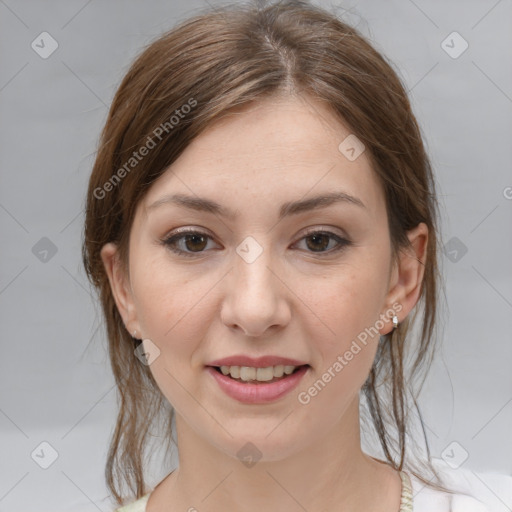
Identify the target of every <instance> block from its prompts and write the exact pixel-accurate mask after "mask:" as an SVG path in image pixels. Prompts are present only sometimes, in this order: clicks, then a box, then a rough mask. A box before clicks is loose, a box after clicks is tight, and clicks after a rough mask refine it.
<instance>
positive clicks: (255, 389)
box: [206, 366, 309, 404]
mask: <svg viewBox="0 0 512 512" xmlns="http://www.w3.org/2000/svg"><path fill="white" fill-rule="evenodd" d="M308 369H309V366H302V367H300V368H299V369H298V370H297V371H296V372H294V373H292V374H291V375H288V377H284V378H283V379H280V380H277V381H275V382H268V383H265V382H258V383H254V382H247V383H245V382H240V381H238V380H234V379H232V378H230V377H227V376H226V375H224V374H222V373H220V372H218V371H217V370H216V369H215V368H213V367H212V366H208V367H207V368H206V370H207V371H208V372H209V373H210V375H211V376H212V377H213V378H214V379H215V380H216V381H217V382H218V384H219V386H220V388H221V389H222V391H224V393H226V395H228V396H230V397H231V398H234V399H235V400H238V401H239V402H243V403H246V404H265V403H269V402H273V401H274V400H277V399H278V398H281V397H282V396H284V395H286V394H287V393H289V392H290V391H292V389H294V388H295V387H296V386H297V385H298V384H299V382H300V380H301V379H302V377H303V376H304V374H305V373H306V372H307V371H308Z"/></svg>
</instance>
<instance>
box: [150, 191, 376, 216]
mask: <svg viewBox="0 0 512 512" xmlns="http://www.w3.org/2000/svg"><path fill="white" fill-rule="evenodd" d="M336 203H347V204H353V205H356V206H359V207H361V208H366V206H365V205H364V203H363V202H362V201H361V200H360V199H358V198H357V197H354V196H351V195H350V194H347V193H346V192H331V193H329V194H322V195H319V196H315V197H312V198H310V199H302V200H299V201H290V202H287V203H284V204H283V205H282V206H281V208H280V209H279V220H281V219H283V218H284V217H286V216H288V215H296V214H299V213H303V212H308V211H311V210H316V209H319V208H326V207H327V206H331V205H333V204H336ZM169 204H171V205H177V206H181V207H182V208H188V209H191V210H197V211H204V212H208V213H213V214H216V215H220V216H222V217H226V218H228V219H231V220H233V219H234V218H235V216H236V213H235V212H233V211H232V210H229V209H227V208H225V207H224V206H221V205H220V204H219V203H217V202H215V201H212V200H211V199H206V198H203V197H193V196H187V195H184V194H173V195H167V196H164V197H162V198H160V199H158V200H156V201H155V202H154V203H152V204H150V205H149V206H148V207H147V210H153V209H155V208H158V207H159V206H162V205H169Z"/></svg>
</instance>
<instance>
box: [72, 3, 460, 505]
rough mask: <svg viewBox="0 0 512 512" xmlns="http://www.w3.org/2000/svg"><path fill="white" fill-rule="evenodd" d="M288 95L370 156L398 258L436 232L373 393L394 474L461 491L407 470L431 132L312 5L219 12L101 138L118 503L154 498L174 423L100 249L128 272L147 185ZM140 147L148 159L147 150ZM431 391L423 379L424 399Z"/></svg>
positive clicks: (425, 342)
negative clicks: (239, 110) (239, 120)
mask: <svg viewBox="0 0 512 512" xmlns="http://www.w3.org/2000/svg"><path fill="white" fill-rule="evenodd" d="M282 93H292V94H295V95H298V94H304V95H310V96H312V97H315V98H316V99H319V100H320V101H323V102H325V104H326V105H327V106H328V107H329V108H330V109H331V111H332V112H333V114H334V115H335V116H337V118H338V119H340V121H342V122H343V123H345V125H347V126H349V127H350V129H351V132H352V133H354V134H355V135H356V136H357V137H358V138H359V139H360V140H361V141H362V142H363V144H364V145H365V146H366V149H367V153H366V154H368V155H369V157H370V159H371V162H372V167H373V169H374V170H375V172H376V173H377V175H378V176H379V177H380V180H381V182H382V184H383V188H384V192H385V197H386V208H387V214H388V224H389V230H390V237H391V243H392V250H393V256H394V257H395V258H396V257H397V256H398V252H399V250H400V249H403V248H405V247H407V245H408V242H409V241H408V238H407V233H406V232H407V231H408V230H410V229H412V228H414V227H415V226H417V225H418V224H419V223H420V222H424V223H426V225H427V226H428V229H429V243H428V248H427V260H426V264H425V272H424V279H423V282H422V289H421V295H420V299H419V302H418V305H417V306H416V307H415V309H414V312H413V315H412V316H413V317H412V318H406V319H405V320H404V322H403V323H402V324H401V325H400V326H399V327H398V329H395V330H394V331H393V332H392V333H390V334H388V335H386V336H383V337H381V342H380V343H379V347H378V351H377V354H376V358H375V362H374V365H373V367H372V369H371V372H370V374H369V376H368V379H367V381H366V382H365V384H364V386H363V388H362V391H363V393H364V398H366V401H367V405H368V410H369V412H370V416H371V420H372V421H373V426H374V429H375V432H376V433H377V434H378V438H379V441H380V445H381V446H382V449H383V452H384V454H385V457H386V459H387V460H388V461H389V463H391V464H392V465H393V467H395V468H396V469H400V470H402V469H403V468H405V465H406V464H407V467H410V468H411V469H409V471H410V472H411V473H412V474H414V475H415V476H416V477H417V478H419V479H420V480H421V481H423V482H424V483H425V484H427V485H431V486H433V487H435V488H438V489H441V490H445V491H448V492H451V490H450V489H449V488H446V487H445V486H444V485H439V484H432V483H431V481H432V478H428V477H427V476H423V475H422V470H417V469H416V468H414V467H413V465H412V463H411V462H410V461H409V460H408V458H407V459H406V433H409V423H410V414H409V412H410V409H411V408H412V405H414V408H415V409H416V410H417V412H418V414H419V408H418V405H417V403H416V396H417V395H415V394H414V393H412V401H413V404H412V405H410V404H409V399H408V397H407V394H406V393H407V391H412V386H411V385H412V379H413V378H415V379H417V378H418V377H419V376H420V370H421V369H422V368H423V369H426V370H427V371H428V369H429V367H430V365H431V362H432V357H433V355H434V346H435V343H436V339H437V337H436V336H435V327H436V326H437V324H436V308H437V304H438V299H439V297H438V290H439V289H440V284H441V281H440V279H439V278H440V273H439V270H438V264H437V247H438V241H437V237H438V228H437V218H438V205H437V200H436V193H435V183H434V177H433V173H432V169H431V164H430V162H429V158H428V156H427V154H426V152H425V149H424V145H423V141H422V136H421V133H420V129H419V127H418V125H417V122H416V119H415V117H414V115H413V113H412V110H411V106H410V103H409V100H408V97H407V93H406V91H405V89H404V86H403V85H402V83H401V81H400V79H399V77H398V76H397V74H396V72H395V71H394V70H393V68H392V65H390V64H389V63H388V62H387V60H386V59H385V58H384V57H383V56H382V55H381V54H380V53H379V52H378V51H376V50H375V49H374V48H373V47H372V46H371V45H370V43H369V42H367V40H366V39H365V38H364V37H363V36H362V35H361V34H360V33H359V32H358V31H357V30H356V29H354V28H352V27H350V26H349V25H347V24H345V23H344V22H342V21H340V20H339V19H337V17H336V16H334V15H333V14H331V13H329V12H327V11H325V10H323V9H321V8H319V7H315V6H312V5H309V4H308V3H307V2H302V1H283V2H278V3H275V4H268V5H260V6H257V5H254V4H240V3H237V4H234V5H228V6H224V7H222V8H217V9H208V10H206V11H204V12H201V13H199V14H197V15H195V16H194V17H192V18H189V19H188V20H185V21H183V22H182V23H180V24H179V25H178V26H177V27H175V28H174V29H173V30H171V31H169V32H167V33H165V34H164V35H162V36H161V37H159V38H158V39H157V40H156V41H154V42H152V43H151V44H149V45H148V47H147V48H145V50H144V51H143V52H142V53H141V54H140V55H139V56H138V57H137V59H136V60H135V61H134V63H133V64H132V66H131V68H130V69H129V71H128V73H127V74H126V76H125V77H124V79H123V80H122V82H121V85H120V86H119V89H118V90H117V92H116V95H115V97H114V99H113V102H112V105H111V108H110V111H109V113H108V118H107V121H106V124H105V127H104V129H103V131H102V134H101V139H100V143H99V147H98V152H97V157H96V161H95V163H94V167H93V170H92V174H91V177H90V181H89V188H88V192H87V199H86V201H87V202H86V218H85V226H84V242H83V248H82V252H83V263H84V265H85V269H86V272H87V275H88V277H89V279H90V281H91V282H92V283H93V285H94V286H95V287H96V288H97V290H98V293H99V298H100V300H101V305H102V308H103V314H104V317H105V319H106V327H107V335H108V344H109V356H110V361H111V365H112V370H113V374H114V377H115V381H116V384H117V390H118V393H119V396H120V408H119V411H118V417H117V422H116V426H115V431H114V433H113V435H112V438H111V442H110V448H109V453H108V460H107V465H106V471H105V475H106V481H107V485H108V488H109V490H110V491H111V492H112V494H113V496H114V497H115V499H116V501H117V502H118V503H119V504H122V503H123V499H122V494H121V492H122V491H121V484H122V483H123V482H125V483H127V484H128V486H129V489H130V490H131V492H132V494H133V496H134V497H135V498H140V497H141V496H143V495H144V494H145V493H146V492H148V491H147V489H146V485H145V480H144V474H143V468H144V463H143V462H144V461H143V455H144V453H145V449H146V443H147V442H148V432H149V431H150V428H151V426H152V425H153V424H154V422H155V421H157V420H158V419H163V420H164V422H165V439H166V440H167V442H168V444H167V449H168V448H169V442H170V440H171V439H172V428H171V423H172V413H173V410H172V406H170V405H169V404H168V403H167V401H166V400H165V399H164V397H163V395H162V393H161V391H160V390H159V388H158V386H157V385H156V382H155V381H154V379H153V377H152V375H151V372H150V371H149V368H148V367H147V366H146V365H144V364H141V363H140V361H139V360H138V358H137V357H135V356H134V349H135V348H136V345H135V344H134V339H133V338H132V337H131V335H130V333H128V332H127V331H126V329H125V327H124V323H123V320H122V318H121V316H120V314H119V312H118V310H117V307H116V305H115V302H114V298H113V295H112V292H111V289H110V285H109V281H108V278H107V275H106V272H105V269H104V267H103V264H102V260H101V257H100V250H101V248H102V247H103V245H104V244H106V243H107V242H115V243H117V244H118V248H119V252H120V255H121V262H122V263H123V264H124V267H125V269H126V271H127V269H128V266H127V263H128V251H127V248H128V240H129V235H130V229H131V224H132V221H133V217H134V211H135V208H136V206H137V204H138V203H139V201H140V200H141V199H142V198H143V196H144V194H145V193H146V192H147V190H148V188H149V187H150V185H151V184H152V183H153V182H154V181H155V180H157V179H158V178H159V177H160V176H161V175H162V173H163V172H165V170H166V169H167V168H168V166H169V165H171V164H172V163H173V162H174V161H175V160H176V159H177V158H178V156H179V155H180V154H181V153H182V152H183V151H184V150H185V148H186V147H187V145H188V144H189V143H190V142H191V141H192V139H193V138H194V137H196V136H197V135H198V134H199V133H201V132H202V131H203V130H205V129H207V128H208V127H209V126H210V125H211V124H212V122H213V121H214V120H218V119H220V118H221V117H223V116H226V115H228V114H229V113H230V112H232V111H233V109H234V108H236V107H240V106H243V105H247V104H249V103H250V102H254V101H258V99H262V98H266V97H270V96H275V95H279V94H282ZM185 105H187V108H185ZM150 143H151V146H150ZM143 146H145V147H146V148H147V149H148V150H147V151H142V147H143ZM142 153H144V156H141V155H142ZM419 306H422V318H421V324H420V332H419V335H418V336H417V339H416V340H415V341H416V346H414V347H412V341H413V340H412V339H408V336H407V335H408V333H410V330H411V328H412V327H413V325H414V324H415V322H416V317H417V316H418V314H419V309H418V308H419ZM409 338H411V336H409ZM408 351H410V353H412V354H414V355H415V357H414V358H413V360H412V361H411V362H412V365H411V366H410V379H409V378H406V375H405V369H406V365H405V364H404V362H405V359H406V355H407V354H408V353H409V352H408ZM425 375H426V371H425ZM423 382H424V378H423V379H422V380H421V382H420V384H419V389H421V387H422V385H423ZM381 392H382V394H383V395H384V396H381ZM418 392H419V391H418ZM388 404H391V406H388ZM419 419H420V422H421V427H422V429H423V436H424V439H425V443H426V447H427V465H426V466H425V467H426V469H428V471H430V472H431V473H432V474H433V476H434V477H435V479H436V481H437V482H442V479H440V477H439V475H438V474H437V472H436V470H435V468H434V467H433V465H432V461H431V457H430V451H429V449H428V440H427V436H426V434H425V429H424V424H423V420H422V418H421V414H419ZM396 433H397V434H398V440H397V439H396V437H395V434H396ZM173 441H174V439H173ZM166 453H167V452H166ZM396 454H398V460H395V456H396Z"/></svg>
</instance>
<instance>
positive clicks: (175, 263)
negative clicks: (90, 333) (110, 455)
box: [102, 96, 428, 512]
mask: <svg viewBox="0 0 512 512" xmlns="http://www.w3.org/2000/svg"><path fill="white" fill-rule="evenodd" d="M350 133H351V132H350V130H349V129H348V128H347V127H345V126H344V125H342V124H341V123H340V122H339V121H338V120H337V119H336V118H335V117H333V115H332V114H331V113H330V111H329V110H327V109H326V108H325V106H324V105H323V104H321V103H319V102H317V100H315V99H313V98H310V97H301V98H297V97H291V96H290V97H279V98H277V97H276V98H272V99H266V100H265V101H263V102H258V103H256V104H253V105H251V106H250V107H247V106H246V107H244V108H243V109H240V110H238V111H236V113H234V114H233V115H231V116H229V117H228V118H224V119H222V120H220V121H219V122H217V123H216V124H214V125H212V126H211V127H210V128H209V129H208V130H207V131H205V132H203V133H202V134H201V135H200V136H198V137H197V138H196V139H195V140H194V141H193V142H192V143H191V144H190V145H189V146H188V147H187V149H186V150H185V152H184V153H183V154H182V155H181V156H180V158H179V159H178V160H177V161H176V162H174V163H173V165H172V166H171V167H170V168H169V169H168V170H167V171H166V173H164V174H163V175H162V177H161V178H160V179H159V180H158V181H157V182H155V183H154V184H153V185H152V187H151V188H150V190H149V192H148V194H147V195H146V196H145V198H144V200H143V201H141V203H139V205H138V208H137V212H136V216H135V219H134V223H133V226H132V231H131V235H130V248H129V274H128V275H126V274H124V273H123V272H122V270H121V267H120V265H118V260H117V258H116V255H117V253H116V246H115V245H114V244H107V245H105V246H104V248H103V250H102V259H103V262H104V265H105V268H106V269H107V273H108V276H109V280H110V284H111V287H112V290H113V292H114V295H115V299H116V303H117V306H118V308H119V311H120V313H121V315H122V318H123V320H124V323H125V326H126V328H127V329H128V331H129V332H130V333H133V332H134V330H136V331H137V337H139V338H143V339H149V340H151V342H152V343H154V345H156V346H157V347H158V349H159V350H160V355H159V357H157V358H156V359H155V361H154V362H153V363H152V364H151V365H150V370H151V372H152V374H153V376H154V378H155V380H156V382H157V383H158V385H159V387H160V389H161V390H162V393H163V394H164V395H165V397H166V398H167V399H168V400H169V402H170V403H171V404H172V405H173V407H174V408H175V411H176V427H177V435H178V446H179V468H178V469H176V470H175V471H174V472H173V473H171V474H170V475H169V476H168V477H167V478H166V479H164V480H163V481H162V482H161V483H160V485H159V486H157V488H156V490H155V491H154V492H153V493H152V495H151V497H150V500H149V502H148V505H147V510H148V512H157V511H167V510H168V511H171V510H188V509H189V507H195V508H196V509H197V510H198V511H200V512H205V511H221V510H222V511H224V510H242V509H243V510H244V511H246V512H252V511H261V510H265V509H270V508H272V509H274V510H287V511H301V512H302V511H303V510H304V509H306V510H308V511H309V512H314V511H318V512H319V511H323V510H351V511H353V512H358V511H363V510H365V511H367V510H374V511H377V512H379V511H381V512H392V511H393V512H396V511H397V510H398V509H399V505H400V492H401V481H400V477H399V475H398V473H397V472H396V471H395V470H394V469H392V468H391V466H388V465H386V464H382V463H380V462H378V461H376V460H375V459H373V458H371V457H369V456H368V455H366V454H365V453H364V452H363V451H362V450H361V446H360V423H359V391H360V388H361V386H362V385H363V384H364V382H365V380H366V378H367V376H368V373H369V371H370V369H371V366H372V364H373V360H374V358H375V353H376V350H377V344H378V341H379V336H374V337H373V338H372V337H369V339H368V343H367V344H366V346H364V345H362V349H361V350H360V351H359V352H358V354H357V355H355V356H354V357H353V359H352V360H351V361H350V362H349V364H347V365H346V366H345V367H344V368H343V370H342V371H341V372H339V373H337V374H336V376H335V377H334V378H332V379H331V381H330V382H329V383H328V384H327V385H326V386H325V388H324V389H323V390H322V391H321V392H320V393H318V394H317V396H315V397H313V398H312V399H311V401H310V402H309V403H308V404H307V405H304V404H301V403H300V402H299V401H298V399H297V395H298V393H299V392H300V391H304V390H307V389H308V387H310V386H311V385H312V384H313V383H314V382H315V381H317V380H318V379H319V378H321V375H322V374H323V373H324V372H325V371H326V370H327V369H328V368H329V367H332V365H333V363H334V362H335V361H336V360H337V357H338V356H339V355H343V354H344V353H345V352H346V351H347V350H348V349H349V347H350V346H351V343H352V342H353V340H355V339H356V337H357V336H358V334H359V333H361V332H362V331H364V329H365V328H370V327H371V326H375V325H376V322H377V320H379V318H381V317H380V316H379V315H383V314H385V313H386V311H388V310H389V309H390V307H392V305H393V304H399V305H400V306H401V310H400V312H399V313H398V320H399V322H401V321H402V320H403V319H404V318H405V317H406V316H407V315H408V314H409V312H410V311H411V309H412V308H413V307H414V305H415V304H416V302H417V301H418V297H419V292H420V285H421V280H422V278H423V265H422V263H424V261H425V260H424V258H425V254H426V244H427V241H428V229H427V227H426V225H425V224H423V223H421V224H419V225H418V226H417V227H416V228H415V229H413V230H412V231H410V232H409V234H408V235H409V239H410V240H411V242H412V247H413V249H412V250H408V251H404V252H403V253H402V255H401V260H400V265H394V264H393V262H392V260H391V245H390V237H389V231H388V225H387V215H386V207H385V198H384V194H383V190H382V188H381V186H380V184H379V181H378V179H377V176H376V175H375V173H374V171H373V170H372V168H371V165H370V161H369V159H368V158H367V155H366V152H363V153H362V154H361V155H360V156H359V157H358V158H357V159H355V160H354V161H350V160H349V159H347V158H346V157H345V156H344V155H343V154H342V153H341V152H340V151H339V150H338V146H339V144H340V143H341V142H342V141H343V140H344V139H345V137H347V136H348V135H349V134H350ZM332 191H344V192H346V193H349V194H351V195H353V196H356V197H357V198H359V199H360V200H361V201H362V202H363V203H364V205H365V208H361V207H359V206H356V205H352V204H350V203H336V204H334V205H330V206H328V207H325V208H322V209H317V210H314V211H309V212H303V213H299V214H296V215H290V216H288V217H285V218H284V219H282V220H280V221H278V218H277V216H278V212H279V207H280V206H281V204H282V203H284V202H287V201H295V200H300V199H307V198H310V197H313V196H316V195H319V194H321V193H329V192H332ZM171 193H183V194H187V195H189V196H193V197H195V196H200V197H207V198H209V199H212V200H214V201H216V202H218V203H219V204H221V205H222V206H224V207H226V208H229V209H231V210H233V211H234V212H235V213H236V215H235V217H234V218H233V219H228V218H224V217H221V216H219V215H216V214H212V213H208V212H196V211H193V210H188V209H184V208H182V207H179V206H176V205H171V204H166V205H162V206H159V207H156V208H149V209H148V206H149V205H150V204H152V203H153V202H154V201H156V200H158V199H160V198H161V197H163V196H165V195H167V194H171ZM181 227H190V228H195V229H198V230H199V231H201V232H204V233H206V234H207V235H208V236H209V237H210V238H206V241H204V240H203V241H201V240H199V241H197V240H196V241H195V242H189V243H188V244H186V240H185V239H182V240H181V241H180V242H178V247H179V248H181V249H182V250H185V251H188V252H189V253H191V254H192V255H191V256H190V257H187V256H182V255H178V254H175V253H174V252H172V251H171V249H170V248H169V247H166V246H165V245H164V244H162V242H161V240H163V239H165V238H166V237H168V236H169V235H170V234H173V232H174V230H175V229H176V228H181ZM306 228H314V229H315V230H323V231H326V230H327V231H330V232H332V233H334V234H335V235H338V236H340V237H341V238H348V239H349V240H350V241H351V242H352V244H351V245H348V246H345V247H344V248H343V249H341V250H340V251H334V249H335V248H336V247H337V243H336V239H335V238H327V239H320V241H318V240H316V241H315V240H312V239H311V234H309V233H308V234H307V235H308V237H306ZM247 236H251V237H253V238H254V239H255V240H256V241H257V242H258V244H259V245H260V246H261V247H262V249H263V252H262V253H261V255H260V256H259V257H258V258H257V259H256V260H255V261H254V262H252V263H247V262H246V261H245V260H244V259H243V258H241V257H240V256H239V255H238V254H237V252H236V248H237V246H239V244H240V243H241V242H242V241H243V240H244V239H245V238H246V237H247ZM305 237H306V238H305ZM308 241H309V242H308ZM201 250H202V252H200V251H201ZM194 251H196V252H195V253H194ZM198 251H199V252H198ZM322 251H323V252H322ZM388 315H389V313H388ZM381 327H382V328H380V329H379V333H380V334H386V333H388V332H390V331H391V329H392V323H391V320H390V319H386V321H385V324H384V326H382V325H381ZM145 343H147V342H145ZM234 354H247V355H251V356H254V357H258V356H261V355H266V354H272V355H278V356H284V357H291V358H295V359H298V360H300V361H304V362H306V363H308V364H310V365H311V368H310V369H309V370H308V373H307V374H306V375H305V376H304V378H303V380H302V381H301V383H300V384H299V387H298V388H297V389H296V390H294V391H292V392H291V393H289V394H288V395H286V396H284V397H282V398H280V399H279V400H277V401H275V402H273V403H271V404H266V405H248V404H242V403H240V402H238V401H236V400H233V399H232V398H230V397H228V396H227V395H225V394H224V393H223V392H222V391H221V390H220V388H219V387H218V386H217V383H216V382H215V381H214V380H213V379H212V378H211V376H210V375H208V374H207V373H206V371H205V365H206V364H208V362H210V361H213V360H214V359H218V358H221V357H226V356H230V355H234ZM249 441H250V442H252V443H253V444H254V445H255V446H256V447H257V448H258V450H259V451H260V452H261V459H260V460H259V461H258V462H257V463H256V464H255V465H254V466H252V467H247V466H246V465H244V464H242V463H241V461H240V460H239V458H238V457H237V452H238V451H239V450H240V449H241V448H242V447H243V446H244V445H245V444H246V443H247V442H249ZM191 510H192V509H191Z"/></svg>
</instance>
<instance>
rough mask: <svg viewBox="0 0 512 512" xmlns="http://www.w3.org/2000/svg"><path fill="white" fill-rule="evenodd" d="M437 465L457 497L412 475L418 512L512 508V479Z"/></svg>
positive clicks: (437, 462)
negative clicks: (506, 506) (434, 487)
mask: <svg viewBox="0 0 512 512" xmlns="http://www.w3.org/2000/svg"><path fill="white" fill-rule="evenodd" d="M433 462H434V466H435V467H436V469H437V470H438V472H439V474H440V475H441V477H442V478H443V481H444V483H445V484H446V486H447V487H448V488H450V489H452V490H453V491H454V492H455V494H451V493H445V492H442V491H438V490H436V489H433V488H431V487H429V486H427V485H425V484H424V483H423V482H421V481H420V480H418V479H416V477H415V476H414V475H411V474H409V476H410V478H411V484H412V494H413V502H414V512H431V511H432V510H436V511H438V512H498V511H501V510H503V508H502V506H503V504H504V503H506V504H508V505H509V506H510V505H512V477H510V476H508V475H497V474H493V473H476V472H474V471H472V470H470V469H463V468H458V469H453V468H451V467H450V466H448V465H446V464H445V463H444V461H442V460H441V459H434V461H433Z"/></svg>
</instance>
